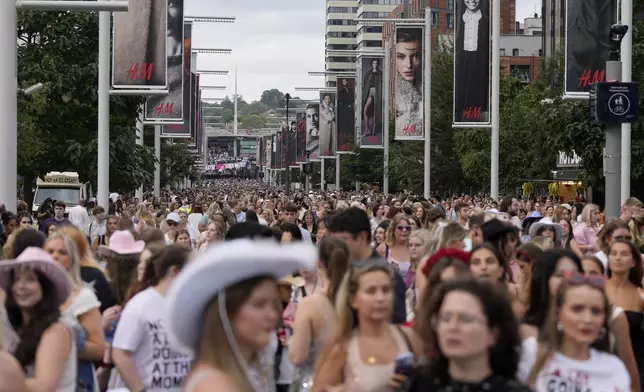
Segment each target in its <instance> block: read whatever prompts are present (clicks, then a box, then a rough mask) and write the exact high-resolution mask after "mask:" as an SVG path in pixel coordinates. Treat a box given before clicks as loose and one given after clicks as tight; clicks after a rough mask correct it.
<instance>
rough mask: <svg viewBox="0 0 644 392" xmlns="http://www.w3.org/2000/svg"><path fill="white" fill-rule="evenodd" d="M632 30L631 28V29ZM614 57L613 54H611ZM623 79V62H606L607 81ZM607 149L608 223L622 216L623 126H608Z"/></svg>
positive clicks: (605, 166) (606, 211)
mask: <svg viewBox="0 0 644 392" xmlns="http://www.w3.org/2000/svg"><path fill="white" fill-rule="evenodd" d="M629 30H630V28H629ZM611 56H612V54H611ZM621 77H622V62H621V61H619V60H609V61H607V62H606V80H607V81H620V80H621ZM605 131H606V147H605V148H604V180H605V189H606V203H605V213H606V221H608V219H611V218H617V217H619V215H620V206H621V203H620V198H619V196H620V189H621V187H620V179H621V156H620V152H621V147H622V141H621V139H622V127H621V125H619V124H617V125H606V128H605Z"/></svg>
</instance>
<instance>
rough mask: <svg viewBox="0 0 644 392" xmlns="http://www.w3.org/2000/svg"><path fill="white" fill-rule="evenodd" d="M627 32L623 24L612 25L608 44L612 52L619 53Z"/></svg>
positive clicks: (626, 27)
mask: <svg viewBox="0 0 644 392" xmlns="http://www.w3.org/2000/svg"><path fill="white" fill-rule="evenodd" d="M627 32H628V26H627V25H623V24H614V25H612V26H610V42H611V46H612V49H613V51H616V52H619V50H620V46H621V45H622V40H623V39H624V36H625V35H626V33H627Z"/></svg>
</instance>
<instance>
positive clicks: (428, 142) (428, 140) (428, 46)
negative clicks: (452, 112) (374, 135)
mask: <svg viewBox="0 0 644 392" xmlns="http://www.w3.org/2000/svg"><path fill="white" fill-rule="evenodd" d="M424 95H425V158H424V159H423V166H424V171H425V186H424V192H423V193H424V194H425V199H428V200H429V197H430V195H431V182H430V181H431V176H432V172H431V167H432V137H431V135H432V126H431V125H432V122H431V110H432V9H431V8H427V9H425V92H424Z"/></svg>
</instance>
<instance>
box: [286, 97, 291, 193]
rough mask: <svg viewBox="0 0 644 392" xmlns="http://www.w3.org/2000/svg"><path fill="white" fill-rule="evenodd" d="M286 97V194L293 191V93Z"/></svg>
mask: <svg viewBox="0 0 644 392" xmlns="http://www.w3.org/2000/svg"><path fill="white" fill-rule="evenodd" d="M284 98H285V99H286V143H285V148H286V194H287V195H288V194H290V193H291V168H290V165H291V160H290V158H289V153H288V149H289V143H288V141H289V139H290V138H291V122H290V121H289V119H288V104H289V101H290V100H291V95H290V94H289V93H286V95H285V96H284Z"/></svg>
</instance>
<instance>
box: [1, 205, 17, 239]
mask: <svg viewBox="0 0 644 392" xmlns="http://www.w3.org/2000/svg"><path fill="white" fill-rule="evenodd" d="M0 220H2V226H3V227H4V231H3V232H2V233H0V246H4V245H5V244H6V243H7V239H8V238H9V236H10V235H11V233H13V231H14V230H16V229H17V228H18V219H17V218H16V216H15V215H14V214H13V213H12V212H9V211H5V212H3V213H2V214H0Z"/></svg>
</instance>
